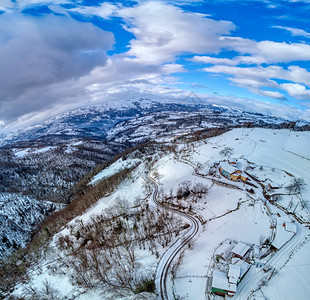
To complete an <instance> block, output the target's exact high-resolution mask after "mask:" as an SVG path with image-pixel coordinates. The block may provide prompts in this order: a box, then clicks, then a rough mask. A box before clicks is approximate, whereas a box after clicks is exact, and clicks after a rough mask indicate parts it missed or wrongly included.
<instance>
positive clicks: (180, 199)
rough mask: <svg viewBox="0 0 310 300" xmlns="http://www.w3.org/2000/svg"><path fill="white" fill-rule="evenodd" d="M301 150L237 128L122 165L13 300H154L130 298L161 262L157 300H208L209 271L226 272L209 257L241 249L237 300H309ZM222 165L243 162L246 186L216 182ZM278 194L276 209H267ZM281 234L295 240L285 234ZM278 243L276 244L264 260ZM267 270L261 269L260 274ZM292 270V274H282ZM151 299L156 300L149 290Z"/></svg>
mask: <svg viewBox="0 0 310 300" xmlns="http://www.w3.org/2000/svg"><path fill="white" fill-rule="evenodd" d="M309 141H310V133H309V132H296V131H292V130H288V129H285V130H275V129H265V128H254V129H253V128H237V129H233V130H231V131H229V132H226V133H224V134H222V135H219V136H214V137H211V138H208V139H202V140H199V141H196V142H181V141H177V140H176V141H175V142H174V143H170V142H169V143H162V144H160V145H148V146H145V147H144V148H142V149H139V150H136V151H134V152H132V153H131V154H129V155H126V157H124V159H120V160H118V161H116V162H115V163H114V164H112V165H110V166H109V167H108V169H106V171H104V170H103V172H102V173H99V174H100V175H99V174H98V176H97V177H95V178H93V188H94V189H96V187H97V190H96V192H97V193H99V191H100V188H103V186H105V183H106V182H109V183H110V181H107V180H109V178H111V177H112V176H113V172H115V174H117V173H118V172H121V171H122V170H126V168H130V167H131V166H134V168H133V170H132V171H131V172H129V171H128V175H127V176H126V179H124V180H123V181H122V182H121V183H120V184H118V185H117V186H115V188H114V189H113V190H112V191H110V192H109V193H106V194H105V195H104V196H103V197H102V196H99V199H98V201H97V202H95V203H94V204H93V205H92V206H91V207H90V208H89V209H88V210H87V211H86V212H85V213H83V214H82V215H81V216H78V217H76V218H75V219H73V220H72V221H70V222H69V223H68V224H67V225H66V226H64V227H63V228H62V229H61V231H60V232H59V233H58V234H56V235H55V236H54V237H53V239H52V240H51V241H50V242H49V245H48V246H49V247H47V248H49V249H50V251H47V252H46V253H45V256H44V257H42V258H41V260H40V264H39V265H40V268H38V264H36V265H34V266H33V267H31V268H30V269H29V270H28V276H29V281H28V282H26V283H25V282H23V283H19V284H18V285H17V286H16V287H15V291H14V292H13V294H14V295H19V296H21V295H23V296H29V295H33V296H38V295H42V294H43V293H44V291H46V286H48V287H49V290H50V291H53V293H54V295H58V298H60V299H64V298H65V297H67V298H72V297H74V298H75V299H79V300H81V299H89V298H90V297H91V298H92V299H153V298H154V297H156V296H155V295H154V294H147V295H145V296H144V297H145V298H143V296H142V295H136V294H134V292H137V291H141V290H140V289H137V287H138V286H139V287H140V283H141V282H142V281H143V278H144V279H145V277H147V278H148V279H150V282H151V279H156V282H159V281H161V279H160V278H158V280H157V278H155V274H157V275H156V276H159V277H160V276H161V274H162V273H163V272H164V269H165V261H164V262H163V261H161V260H160V259H161V257H165V256H163V255H164V253H168V254H169V253H170V252H171V253H173V255H174V256H173V257H172V264H171V265H169V267H168V273H167V276H165V277H164V281H166V282H165V285H164V286H165V287H166V288H167V295H173V296H172V297H175V298H181V299H182V298H185V299H192V300H196V299H205V298H206V297H208V296H210V297H211V285H210V284H211V283H210V282H211V281H210V280H211V279H212V276H213V271H214V269H218V270H221V272H227V269H226V268H227V267H228V263H227V262H225V261H224V260H222V259H216V256H215V252H216V250H217V249H218V248H219V247H220V246H221V245H223V244H227V243H228V244H231V245H236V244H237V243H238V242H242V243H245V244H246V245H248V246H249V247H250V251H249V252H248V254H247V257H246V260H247V262H248V263H249V264H250V269H249V271H248V272H247V273H246V274H245V276H244V278H243V279H242V280H241V282H240V283H239V285H238V286H237V292H236V295H235V297H234V298H235V299H248V298H249V299H257V298H259V297H261V296H262V295H268V298H270V299H278V298H277V297H278V291H277V289H278V286H281V295H282V296H281V297H284V298H283V299H285V295H289V297H291V295H293V294H292V289H295V288H296V289H298V294H296V295H297V296H298V299H307V297H308V294H309V292H310V290H309V284H307V283H308V281H309V280H308V274H309V272H310V269H309V264H307V263H306V258H307V253H308V249H309V240H310V232H309V228H308V225H309V221H310V215H309V209H310V207H309V203H308V202H307V201H306V200H307V199H309V191H310V187H309V182H310V175H309V174H310V173H309V172H307V170H309V169H310V156H309V152H308V150H307V149H308V148H309ZM228 148H229V151H223V150H227V149H228ZM227 159H230V160H232V159H236V160H238V162H239V163H241V162H242V164H243V168H244V170H246V171H247V172H248V174H249V176H251V177H250V179H249V180H248V183H247V184H245V183H243V182H241V181H240V182H239V181H238V182H234V181H231V180H229V179H227V178H225V177H223V176H222V175H221V174H220V173H219V170H218V168H217V167H216V164H215V163H218V162H220V161H223V160H227ZM126 174H127V173H126ZM300 177H302V178H303V179H304V183H305V184H300V185H299V190H295V191H294V192H292V189H291V188H290V186H291V184H292V181H294V180H295V179H298V178H300ZM150 178H152V180H150ZM99 187H100V188H99ZM279 194H281V197H282V198H281V197H280V198H278V197H275V196H277V195H279ZM288 198H289V199H288ZM287 200H288V201H291V202H292V205H288V204H289V203H288V202H287ZM172 211H175V214H174V217H173V214H172ZM184 215H188V216H191V218H194V220H196V221H195V226H198V228H197V234H196V235H195V238H194V239H191V240H190V242H188V243H187V240H186V239H184V238H183V236H184V235H186V234H187V233H188V232H189V231H190V230H192V226H193V224H192V225H189V224H188V225H184V223H188V219H187V218H185V217H184ZM286 223H289V224H291V226H292V227H293V228H295V229H296V231H295V232H294V233H292V232H287V231H286V230H285V229H284V227H283V226H284V224H286ZM197 224H198V225H197ZM188 226H189V227H190V228H189V229H188ZM286 233H287V234H286ZM280 234H281V235H285V236H284V238H285V244H284V245H283V246H282V247H281V248H280V249H278V250H277V251H271V248H270V247H271V246H270V244H271V242H272V241H273V240H274V239H275V238H276V237H277V235H280ZM182 243H185V245H186V247H183V248H182V247H180V245H182ZM166 256H167V255H166ZM168 256H169V255H168ZM168 258H169V257H168ZM109 261H110V262H111V261H112V262H113V263H112V264H111V265H109V263H108V262H109ZM159 261H160V262H161V263H159ZM158 263H159V264H158ZM265 265H268V266H269V267H270V269H269V270H267V271H266V272H265V271H264V270H263V269H262V267H263V266H265ZM301 265H302V267H301ZM294 266H297V267H298V272H291V268H293V267H294ZM156 267H157V271H156ZM128 270H131V271H132V273H130V272H129V273H128ZM126 274H129V275H130V276H129V277H126V276H125V275H126ZM106 276H108V277H106ZM123 276H125V277H123ZM116 278H120V279H124V278H125V279H126V280H129V281H125V282H123V283H120V281H115V279H116ZM128 278H131V279H128ZM280 280H283V282H281V281H280ZM128 282H130V283H131V284H132V286H130V284H128ZM301 283H304V284H301ZM113 284H114V285H113ZM301 287H302V288H301ZM144 288H145V286H144ZM142 290H143V289H142ZM144 290H145V289H144ZM31 291H32V294H31ZM155 291H157V293H160V290H159V287H158V286H157V290H155ZM117 293H118V294H117ZM137 293H138V292H137ZM138 297H141V298H138ZM169 297H170V296H169ZM234 298H233V299H234ZM169 299H170V298H169ZM171 299H173V298H171ZM287 299H288V298H287Z"/></svg>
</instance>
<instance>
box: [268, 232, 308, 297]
mask: <svg viewBox="0 0 310 300" xmlns="http://www.w3.org/2000/svg"><path fill="white" fill-rule="evenodd" d="M309 253H310V243H309V237H308V239H307V240H306V243H305V244H304V245H302V246H301V247H300V248H299V249H298V250H297V251H296V252H294V253H293V256H292V258H291V259H290V260H289V261H288V263H287V264H286V265H285V266H284V267H283V268H282V269H280V271H279V273H278V274H277V275H275V276H274V277H273V278H272V279H271V280H270V281H269V282H268V284H267V285H266V286H264V287H263V288H262V291H263V294H264V295H265V297H266V298H267V299H270V300H278V299H309V295H310V285H309V274H310V255H309Z"/></svg>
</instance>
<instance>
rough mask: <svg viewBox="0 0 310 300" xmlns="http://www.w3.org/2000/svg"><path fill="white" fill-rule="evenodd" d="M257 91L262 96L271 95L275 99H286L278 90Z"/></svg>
mask: <svg viewBox="0 0 310 300" xmlns="http://www.w3.org/2000/svg"><path fill="white" fill-rule="evenodd" d="M256 92H257V93H258V94H260V95H262V96H265V97H270V98H274V99H281V100H284V99H286V98H285V96H284V95H283V94H281V93H279V92H277V91H266V90H257V91H256Z"/></svg>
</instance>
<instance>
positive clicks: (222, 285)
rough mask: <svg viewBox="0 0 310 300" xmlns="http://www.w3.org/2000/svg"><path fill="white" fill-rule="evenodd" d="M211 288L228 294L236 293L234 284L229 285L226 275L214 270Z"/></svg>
mask: <svg viewBox="0 0 310 300" xmlns="http://www.w3.org/2000/svg"><path fill="white" fill-rule="evenodd" d="M212 287H213V288H217V289H221V290H225V291H230V292H236V290H237V285H236V284H235V283H229V281H228V278H227V274H226V273H224V272H220V271H218V270H214V273H213V279H212Z"/></svg>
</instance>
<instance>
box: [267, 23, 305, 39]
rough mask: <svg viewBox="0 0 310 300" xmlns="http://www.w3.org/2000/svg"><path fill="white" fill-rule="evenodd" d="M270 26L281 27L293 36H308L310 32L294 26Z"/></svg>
mask: <svg viewBox="0 0 310 300" xmlns="http://www.w3.org/2000/svg"><path fill="white" fill-rule="evenodd" d="M272 28H278V29H283V30H286V31H288V32H290V33H291V34H292V35H293V36H303V37H306V38H310V32H307V31H305V30H303V29H299V28H294V27H285V26H272Z"/></svg>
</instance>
